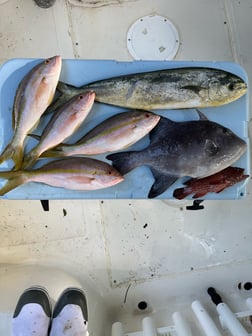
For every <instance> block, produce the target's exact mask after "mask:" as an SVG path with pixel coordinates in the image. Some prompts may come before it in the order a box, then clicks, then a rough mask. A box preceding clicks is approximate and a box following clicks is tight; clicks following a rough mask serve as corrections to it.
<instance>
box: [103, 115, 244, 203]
mask: <svg viewBox="0 0 252 336" xmlns="http://www.w3.org/2000/svg"><path fill="white" fill-rule="evenodd" d="M245 150H246V142H245V141H243V140H242V139H241V138H239V137H238V136H237V135H236V134H234V133H233V132H232V131H231V130H230V129H228V128H226V127H224V126H222V125H220V124H217V123H215V122H212V121H209V120H207V119H206V118H205V116H204V115H203V114H202V113H200V120H196V121H185V122H175V121H172V120H170V119H168V118H164V117H161V119H160V121H159V123H158V125H157V126H156V127H155V128H154V129H153V130H152V131H151V132H150V144H149V146H148V147H147V148H145V149H143V150H142V151H130V152H122V153H115V154H110V155H108V156H107V159H109V160H112V163H113V166H114V167H115V168H116V169H117V170H118V171H119V172H120V173H122V174H127V173H128V172H129V171H131V170H132V169H134V168H136V167H138V166H142V165H146V166H149V167H150V169H151V171H152V174H153V177H154V179H155V182H154V183H153V185H152V187H151V190H150V192H149V195H148V197H149V198H154V197H156V196H158V195H160V194H162V193H163V192H164V191H166V190H167V188H168V187H169V186H171V185H172V184H173V183H174V182H175V181H176V180H177V179H178V178H180V177H182V176H189V177H193V178H202V177H206V176H209V175H213V174H215V173H217V172H219V171H221V170H223V169H225V168H226V167H228V166H230V165H231V164H233V163H234V162H235V161H236V160H238V159H239V158H240V157H241V155H242V154H243V153H244V152H245Z"/></svg>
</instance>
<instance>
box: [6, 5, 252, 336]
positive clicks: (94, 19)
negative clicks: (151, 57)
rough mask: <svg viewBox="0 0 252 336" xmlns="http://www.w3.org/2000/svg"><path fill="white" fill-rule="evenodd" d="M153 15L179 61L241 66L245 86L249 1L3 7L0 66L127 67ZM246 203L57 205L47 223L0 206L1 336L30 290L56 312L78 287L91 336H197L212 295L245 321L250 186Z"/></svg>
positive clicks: (26, 204)
mask: <svg viewBox="0 0 252 336" xmlns="http://www.w3.org/2000/svg"><path fill="white" fill-rule="evenodd" d="M149 14H157V15H162V16H165V17H167V18H168V19H169V20H171V21H172V22H173V23H174V24H175V26H176V28H177V30H178V32H179V37H180V47H179V50H178V53H177V55H176V57H175V60H185V61H188V60H190V61H191V60H195V61H231V62H237V63H239V64H240V65H241V66H243V67H244V69H245V70H246V72H247V74H248V77H249V81H251V79H252V58H251V52H252V42H251V41H252V40H251V28H252V23H251V22H252V21H251V17H252V3H251V1H250V0H242V1H238V0H230V1H229V0H214V1H208V0H190V1H188V0H157V1H155V2H153V1H149V0H135V1H134V0H132V1H126V0H124V1H112V0H111V1H84V0H83V1H74V0H69V1H67V0H56V3H55V5H54V6H53V7H52V8H50V9H41V8H39V7H37V6H36V5H35V3H34V2H33V0H26V1H19V0H9V1H0V46H1V53H0V61H1V63H3V62H4V61H6V60H8V59H10V58H21V57H25V58H26V57H27V58H41V57H48V56H52V55H55V54H60V55H62V57H63V58H79V59H116V60H121V61H125V60H126V61H130V60H132V57H131V55H130V54H129V52H128V50H127V40H126V39H127V31H128V29H129V28H130V26H131V25H132V24H133V23H134V22H135V21H136V20H137V19H139V18H140V17H143V16H145V15H149ZM1 99H4V97H1ZM250 128H251V124H250ZM250 130H251V129H250ZM247 192H248V195H247V197H246V198H244V199H242V200H238V201H205V202H203V205H204V206H205V209H204V210H199V211H188V210H186V205H188V202H184V201H183V202H173V201H168V200H167V201H166V200H148V201H146V200H71V201H68V200H62V201H51V202H50V211H49V212H45V211H43V210H42V207H41V204H40V203H39V201H30V200H29V201H13V200H0V230H1V231H0V232H1V240H0V264H1V265H0V335H9V330H10V329H9V328H10V317H11V314H12V312H13V309H14V306H15V304H16V300H17V298H18V296H19V295H20V293H21V292H22V290H23V289H24V288H26V287H27V286H30V285H32V284H41V285H44V286H46V287H47V288H48V289H49V291H50V293H51V295H52V298H53V299H54V300H56V299H57V297H58V295H59V293H60V292H61V290H62V289H64V288H65V287H66V286H69V285H80V286H82V287H83V288H84V289H85V290H86V291H87V297H88V304H89V305H88V306H89V311H90V314H89V322H90V324H89V326H90V334H91V335H97V336H102V335H110V332H111V326H112V323H113V322H115V321H120V322H122V323H123V327H124V331H125V333H130V332H135V331H139V330H141V329H142V325H141V324H142V318H143V317H145V316H152V317H153V318H154V320H155V324H156V326H157V327H159V328H162V327H164V326H167V325H171V324H173V321H172V318H171V316H172V313H173V312H174V311H180V312H182V313H183V314H184V316H185V317H186V318H187V319H188V321H189V322H190V325H191V327H192V329H193V335H204V332H203V331H202V329H201V327H200V326H199V325H198V323H197V320H196V318H195V316H194V315H193V313H192V310H191V303H192V302H193V301H194V300H196V299H199V300H201V302H202V303H204V306H205V307H207V308H208V311H209V313H210V314H211V316H212V317H213V318H214V319H215V320H216V321H217V314H216V311H215V307H214V305H213V304H212V302H210V299H209V296H208V295H207V293H206V289H207V288H208V287H209V286H214V287H216V289H217V290H219V292H220V293H221V295H222V297H223V299H225V301H226V302H227V303H229V305H230V307H231V308H232V309H233V311H235V312H238V311H244V310H247V309H248V308H246V305H245V297H242V295H241V293H240V292H239V290H238V289H237V285H238V283H239V282H242V281H252V275H251V273H252V272H251V265H252V263H251V260H252V249H251V238H252V230H251V204H252V196H251V183H249V184H248V190H247ZM191 203H192V202H189V204H191ZM249 294H250V293H249V292H248V293H246V295H247V296H248V295H249ZM250 295H251V296H252V293H251V294H250ZM141 301H146V302H147V304H148V306H147V309H146V310H139V309H138V303H139V302H141ZM217 323H218V324H217V325H218V327H219V328H220V324H219V322H218V321H217ZM250 332H251V331H250ZM222 333H223V335H226V334H227V335H228V333H226V331H222Z"/></svg>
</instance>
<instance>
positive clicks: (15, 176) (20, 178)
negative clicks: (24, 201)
mask: <svg viewBox="0 0 252 336" xmlns="http://www.w3.org/2000/svg"><path fill="white" fill-rule="evenodd" d="M0 178H1V179H7V180H8V181H7V182H6V184H5V185H4V186H3V187H2V188H0V196H3V195H5V194H7V193H8V192H9V191H11V190H13V189H15V188H17V187H18V186H20V185H21V184H23V183H25V180H26V178H25V174H24V173H23V172H22V171H21V170H19V171H6V172H0Z"/></svg>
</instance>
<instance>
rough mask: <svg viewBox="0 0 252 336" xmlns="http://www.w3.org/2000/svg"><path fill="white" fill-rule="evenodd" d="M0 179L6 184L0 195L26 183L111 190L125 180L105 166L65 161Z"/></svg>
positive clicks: (86, 160) (3, 174)
mask: <svg viewBox="0 0 252 336" xmlns="http://www.w3.org/2000/svg"><path fill="white" fill-rule="evenodd" d="M0 178H3V179H8V180H9V181H8V182H7V183H6V184H5V185H4V186H3V187H2V188H1V189H0V195H4V194H6V193H7V192H9V191H11V190H12V189H14V188H16V187H18V186H19V185H22V184H24V183H28V182H37V183H44V184H47V185H50V186H53V187H60V188H65V189H71V190H97V189H102V188H108V187H111V186H113V185H115V184H117V183H120V182H122V181H123V179H124V178H123V176H122V175H121V174H120V173H119V172H118V171H117V170H116V169H115V168H113V167H112V166H110V165H109V164H107V163H106V162H102V161H99V160H95V159H91V158H66V159H62V160H58V161H52V162H50V163H47V164H46V165H44V166H42V167H41V168H38V169H35V170H30V171H29V170H19V171H10V172H0Z"/></svg>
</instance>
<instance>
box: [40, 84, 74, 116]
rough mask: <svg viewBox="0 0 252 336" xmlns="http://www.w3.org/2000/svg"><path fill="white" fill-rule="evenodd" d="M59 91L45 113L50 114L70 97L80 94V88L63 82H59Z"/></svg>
mask: <svg viewBox="0 0 252 336" xmlns="http://www.w3.org/2000/svg"><path fill="white" fill-rule="evenodd" d="M57 92H58V93H59V95H58V97H56V98H55V99H54V100H53V102H52V103H51V104H50V105H49V106H48V108H47V109H46V111H45V114H49V113H52V112H55V111H56V110H58V109H59V108H60V107H61V106H62V105H64V104H65V103H66V102H67V101H68V100H69V99H70V98H72V97H73V96H74V95H75V94H78V93H79V92H80V90H79V89H78V88H77V87H75V86H73V85H69V84H66V83H63V82H58V85H57Z"/></svg>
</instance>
